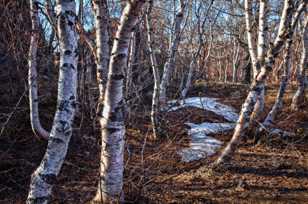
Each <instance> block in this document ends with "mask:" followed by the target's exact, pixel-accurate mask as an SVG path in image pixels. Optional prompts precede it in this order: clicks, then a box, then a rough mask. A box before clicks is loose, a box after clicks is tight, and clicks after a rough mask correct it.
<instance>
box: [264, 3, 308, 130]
mask: <svg viewBox="0 0 308 204" xmlns="http://www.w3.org/2000/svg"><path fill="white" fill-rule="evenodd" d="M303 6H304V5H303V4H302V5H300V6H299V7H298V9H297V10H296V12H295V14H294V16H293V20H292V24H291V31H290V33H289V35H290V36H291V37H289V38H288V39H287V41H286V45H285V54H284V57H283V62H282V63H281V65H282V67H283V68H284V70H283V75H282V78H281V81H280V86H279V90H278V93H277V96H276V100H275V103H274V105H273V107H272V109H271V111H270V112H269V113H268V115H267V116H266V118H265V120H264V122H263V127H265V128H266V127H269V126H272V125H273V122H274V121H275V120H276V116H277V114H278V112H279V111H280V110H281V109H282V107H283V96H284V94H285V91H286V88H287V85H288V81H289V79H290V72H291V63H290V57H291V47H292V43H293V41H292V36H293V33H294V30H295V27H296V24H297V21H298V18H299V16H300V14H301V12H302V11H303V9H304V8H303ZM262 129H263V128H262V127H261V130H262Z"/></svg>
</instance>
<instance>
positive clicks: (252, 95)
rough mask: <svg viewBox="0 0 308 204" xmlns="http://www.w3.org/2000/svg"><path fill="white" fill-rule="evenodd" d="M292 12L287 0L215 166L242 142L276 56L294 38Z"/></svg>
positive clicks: (228, 157) (289, 0)
mask: <svg viewBox="0 0 308 204" xmlns="http://www.w3.org/2000/svg"><path fill="white" fill-rule="evenodd" d="M246 1H247V0H246ZM246 3H247V2H246ZM292 14H293V3H292V1H291V0H285V1H284V8H283V12H282V17H281V21H280V26H279V32H278V35H277V37H276V39H275V43H274V45H273V47H271V48H269V50H268V53H267V56H266V59H265V63H264V65H263V66H262V67H261V70H260V72H259V73H258V74H257V76H256V77H255V78H254V81H253V83H252V85H251V89H250V92H249V93H248V96H247V98H246V100H245V102H244V104H243V106H242V109H241V113H240V116H239V119H238V121H237V124H236V126H235V131H234V133H233V136H232V139H231V141H230V142H229V143H228V145H227V146H226V147H225V149H224V150H223V151H222V154H221V155H220V156H219V158H218V159H217V161H216V162H215V166H219V165H220V164H222V163H224V162H226V161H228V160H229V159H230V158H231V157H232V155H233V154H234V152H235V150H236V148H237V146H238V144H239V142H240V139H241V136H242V135H243V131H244V128H245V126H246V124H247V123H248V122H249V119H250V116H251V113H252V111H253V109H254V106H255V104H256V102H257V100H258V97H260V95H261V94H262V91H264V85H265V81H266V77H267V76H268V74H269V72H270V71H271V70H272V67H273V64H274V62H275V58H276V57H277V55H278V54H279V53H280V50H281V48H282V46H283V44H284V41H285V40H286V39H288V38H292V36H290V27H291V21H292ZM277 39H278V40H277Z"/></svg>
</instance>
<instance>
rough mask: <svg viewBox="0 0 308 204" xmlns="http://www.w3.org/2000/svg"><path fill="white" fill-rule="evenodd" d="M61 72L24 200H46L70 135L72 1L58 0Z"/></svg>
mask: <svg viewBox="0 0 308 204" xmlns="http://www.w3.org/2000/svg"><path fill="white" fill-rule="evenodd" d="M57 8H58V9H57V16H58V28H57V29H58V34H59V37H60V38H59V40H60V73H59V81H58V102H57V110H56V114H55V118H54V122H53V126H52V129H51V133H50V136H49V138H48V146H47V150H46V153H45V155H44V158H43V160H42V162H41V164H40V166H39V167H38V168H37V169H36V170H35V171H34V173H33V174H32V177H31V184H30V191H29V195H28V198H27V203H36V204H37V203H48V202H49V199H50V196H51V191H52V187H53V185H54V183H55V181H56V178H57V176H58V174H59V172H60V169H61V167H62V164H63V162H64V159H65V156H66V152H67V148H68V143H69V140H70V138H71V135H72V122H73V118H74V114H75V108H76V92H77V91H76V90H77V80H76V79H77V57H78V55H77V44H78V43H77V33H76V28H75V24H76V8H75V1H61V0H57Z"/></svg>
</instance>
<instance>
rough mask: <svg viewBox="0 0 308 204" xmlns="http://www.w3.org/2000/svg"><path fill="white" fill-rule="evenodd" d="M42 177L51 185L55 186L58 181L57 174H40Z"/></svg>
mask: <svg viewBox="0 0 308 204" xmlns="http://www.w3.org/2000/svg"><path fill="white" fill-rule="evenodd" d="M40 177H41V178H42V180H43V181H45V182H46V183H48V184H50V185H54V184H55V183H56V181H57V176H56V175H55V174H40Z"/></svg>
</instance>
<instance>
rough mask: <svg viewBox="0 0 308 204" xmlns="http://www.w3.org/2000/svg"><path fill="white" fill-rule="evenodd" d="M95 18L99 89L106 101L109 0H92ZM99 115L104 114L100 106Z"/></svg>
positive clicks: (102, 98)
mask: <svg viewBox="0 0 308 204" xmlns="http://www.w3.org/2000/svg"><path fill="white" fill-rule="evenodd" d="M92 3H93V9H94V16H95V35H96V78H97V83H98V88H99V101H101V102H102V101H103V100H104V92H105V86H106V83H107V73H108V63H109V33H108V26H109V14H108V5H107V0H92ZM97 113H98V114H100V115H101V114H102V107H101V106H98V110H97Z"/></svg>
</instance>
